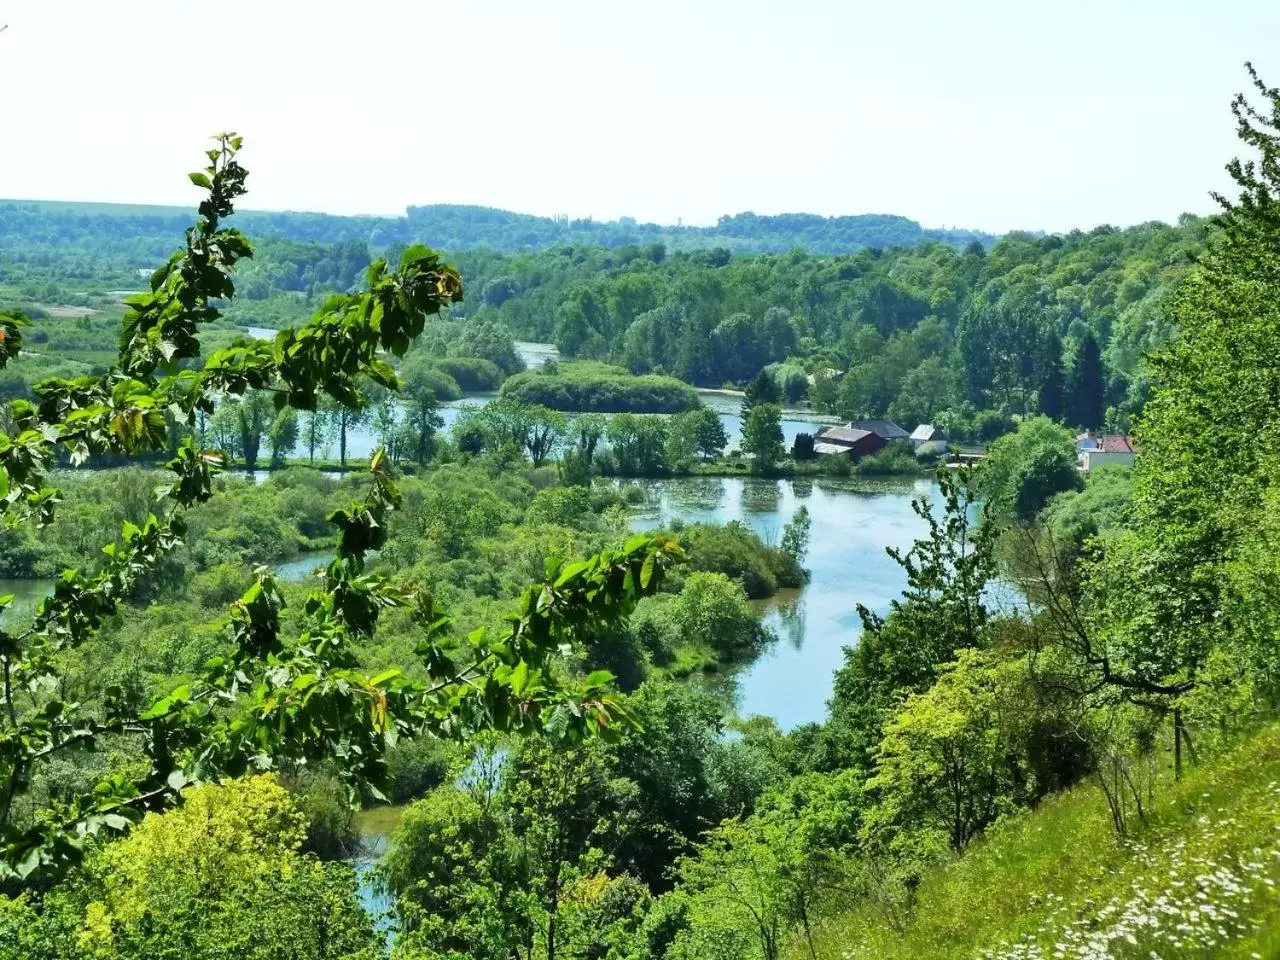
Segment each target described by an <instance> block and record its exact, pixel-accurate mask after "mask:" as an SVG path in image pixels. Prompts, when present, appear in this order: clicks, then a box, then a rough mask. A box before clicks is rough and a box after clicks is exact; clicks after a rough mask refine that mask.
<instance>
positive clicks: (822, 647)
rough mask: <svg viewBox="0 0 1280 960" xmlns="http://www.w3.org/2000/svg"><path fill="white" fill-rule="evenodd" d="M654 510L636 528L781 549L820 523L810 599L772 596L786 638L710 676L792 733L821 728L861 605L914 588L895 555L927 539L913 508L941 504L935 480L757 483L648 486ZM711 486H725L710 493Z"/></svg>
mask: <svg viewBox="0 0 1280 960" xmlns="http://www.w3.org/2000/svg"><path fill="white" fill-rule="evenodd" d="M639 484H640V485H641V486H642V487H643V488H644V490H645V491H646V494H647V497H648V502H647V503H646V504H645V506H644V508H643V509H641V510H639V511H637V513H636V514H635V516H634V517H633V521H632V524H633V526H635V527H636V528H637V529H653V528H655V527H658V526H662V525H663V524H665V523H669V522H670V521H671V520H672V519H674V518H676V517H682V518H684V519H685V520H686V521H688V522H702V523H727V522H728V521H731V520H738V521H741V522H743V523H745V524H746V525H748V526H749V527H751V529H753V530H755V531H756V533H758V534H759V535H760V536H761V537H762V538H763V539H765V540H766V541H767V542H772V543H777V542H778V541H779V540H780V538H781V531H782V528H783V526H785V525H786V523H787V522H788V521H789V520H790V519H791V517H792V515H793V514H794V513H795V511H796V510H797V509H799V507H800V505H801V503H803V504H804V506H805V507H807V508H808V510H809V514H810V518H811V524H812V525H811V528H810V545H809V556H808V559H807V560H806V562H805V565H806V566H807V567H808V568H809V571H810V575H811V579H810V582H809V585H808V586H806V587H805V588H804V589H803V590H801V591H798V592H793V593H792V594H790V595H787V594H781V595H779V596H776V597H773V598H771V599H770V601H769V602H768V603H767V604H766V606H767V613H766V614H765V625H766V626H767V627H768V628H769V629H770V630H772V631H773V632H774V633H776V634H777V635H778V637H779V638H780V642H778V643H775V644H773V645H772V646H771V647H770V648H769V649H768V650H766V651H765V652H764V653H763V654H762V655H761V656H760V657H759V659H757V660H756V661H755V662H754V663H752V664H750V665H749V666H746V667H744V668H742V669H740V670H738V671H736V672H735V674H734V675H733V676H732V677H730V676H727V675H725V674H721V675H714V676H710V677H704V678H702V679H701V680H700V681H699V682H700V683H702V684H703V685H705V686H707V687H709V688H711V689H714V690H720V691H725V690H730V691H731V694H732V696H733V699H734V701H735V704H736V707H737V709H738V711H739V712H740V713H743V714H753V713H754V714H763V715H766V716H771V717H773V718H774V719H775V720H777V722H778V724H779V726H781V727H783V728H784V729H790V728H792V727H795V726H796V725H798V724H801V723H809V722H817V721H821V720H822V719H823V718H824V717H825V716H826V701H827V698H828V697H829V696H830V693H831V684H832V681H833V678H834V673H835V671H836V670H837V669H838V668H839V667H840V666H841V664H842V663H843V662H844V653H843V650H844V648H845V647H846V646H850V645H853V644H856V643H857V639H858V635H859V633H860V631H861V627H862V625H861V622H860V620H859V618H858V612H857V605H858V604H859V603H862V604H865V605H866V606H867V607H869V608H870V609H872V610H876V611H880V612H883V611H886V610H888V608H889V603H890V601H892V600H893V599H894V598H896V597H897V596H898V595H899V594H900V593H901V592H902V589H903V587H904V586H905V585H906V577H905V575H904V574H903V572H902V569H901V568H900V567H899V566H898V565H897V564H896V563H894V562H893V560H891V559H890V558H889V557H888V556H887V555H886V553H885V548H886V547H897V548H899V549H907V548H909V547H910V546H911V544H912V542H913V541H914V540H916V539H917V538H918V537H920V536H923V535H924V534H925V533H926V528H925V525H924V523H923V522H922V521H921V520H920V518H919V517H917V516H916V515H915V513H914V512H913V511H912V509H911V501H912V499H913V498H914V497H915V496H916V495H917V494H924V495H925V496H927V497H929V498H930V499H931V500H933V501H934V502H935V503H936V502H937V500H938V497H937V490H936V487H935V486H934V484H933V483H932V482H931V481H928V480H920V481H915V482H912V481H898V482H878V483H868V482H866V481H855V480H828V479H819V480H805V481H790V480H764V479H758V478H754V477H724V478H705V477H703V478H697V479H696V480H685V479H680V480H649V481H639ZM708 486H712V487H718V492H714V493H713V492H711V491H709V490H708Z"/></svg>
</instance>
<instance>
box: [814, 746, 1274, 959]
mask: <svg viewBox="0 0 1280 960" xmlns="http://www.w3.org/2000/svg"><path fill="white" fill-rule="evenodd" d="M1154 798H1155V799H1154V804H1153V805H1152V807H1151V808H1150V813H1149V824H1148V826H1147V827H1146V828H1145V829H1139V830H1136V831H1134V832H1133V833H1132V834H1131V836H1130V837H1129V838H1128V839H1127V840H1121V839H1118V838H1117V836H1116V833H1115V830H1114V829H1113V828H1112V825H1111V820H1110V815H1109V814H1108V812H1107V807H1106V804H1105V802H1104V799H1103V795H1102V793H1101V791H1100V790H1099V789H1098V788H1097V787H1096V786H1094V785H1093V784H1084V785H1081V786H1079V787H1077V788H1076V789H1075V790H1072V791H1069V792H1067V793H1065V794H1062V795H1060V796H1057V797H1054V798H1051V799H1050V800H1048V801H1047V802H1045V803H1044V804H1043V805H1042V806H1041V807H1039V808H1038V809H1037V810H1034V811H1031V812H1029V813H1026V814H1023V815H1021V816H1018V817H1015V818H1013V819H1011V820H1009V821H1007V822H1005V823H1004V824H1002V825H1000V826H998V827H996V828H995V829H993V830H992V831H991V832H990V833H989V834H988V836H987V838H986V840H984V841H983V842H982V843H980V844H979V845H976V846H974V847H973V848H971V849H970V851H969V852H968V853H966V854H965V855H964V856H963V857H960V858H958V859H957V860H955V861H954V862H952V863H950V864H949V865H947V866H946V867H945V868H943V869H941V870H939V871H937V872H936V873H935V874H933V875H932V876H929V877H927V878H926V879H925V881H924V883H923V884H922V885H921V887H920V890H919V901H918V905H917V908H916V910H915V913H914V916H913V917H912V918H911V919H910V920H909V921H908V922H907V924H906V925H905V928H903V929H895V928H894V926H893V925H892V924H890V923H888V922H887V921H886V918H885V917H884V916H883V915H882V914H880V913H878V912H876V911H872V910H869V909H864V910H859V911H856V912H853V913H850V914H846V915H844V916H842V917H840V918H839V919H838V920H836V921H834V922H831V923H829V924H827V925H826V926H824V927H823V928H822V929H821V930H820V931H818V932H817V933H816V935H815V946H816V948H817V953H818V956H819V957H823V958H827V957H830V958H841V960H855V958H856V960H862V958H868V960H869V958H883V960H895V958H903V960H905V958H922V957H930V958H940V960H941V958H951V957H955V958H959V957H966V958H968V957H982V958H985V960H1049V958H1063V960H1074V958H1090V960H1094V958H1098V960H1100V958H1116V960H1137V958H1144V960H1148V958H1152V960H1153V958H1160V960H1175V958H1176V960H1190V958H1193V957H1194V958H1203V957H1229V958H1271V957H1276V956H1280V896H1278V895H1277V891H1276V884H1277V882H1280V727H1276V726H1269V727H1267V728H1266V729H1263V730H1261V731H1260V732H1257V733H1255V734H1253V735H1252V736H1250V737H1249V738H1247V739H1246V740H1244V741H1243V742H1242V743H1240V744H1239V745H1237V746H1236V747H1234V748H1232V749H1230V750H1229V751H1227V752H1226V753H1224V754H1222V755H1221V756H1219V757H1217V758H1215V759H1213V760H1209V761H1206V762H1205V763H1204V764H1203V765H1200V766H1195V767H1191V768H1190V769H1188V770H1187V771H1185V776H1184V778H1183V780H1182V781H1181V782H1177V783H1175V782H1173V780H1172V775H1171V772H1170V771H1168V770H1163V771H1161V773H1160V775H1159V782H1158V783H1157V784H1156V786H1155V788H1154ZM790 956H792V957H795V958H800V957H805V956H808V947H807V945H806V944H804V943H796V944H793V949H792V951H791V954H790Z"/></svg>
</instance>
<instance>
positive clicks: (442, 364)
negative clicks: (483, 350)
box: [436, 357, 506, 393]
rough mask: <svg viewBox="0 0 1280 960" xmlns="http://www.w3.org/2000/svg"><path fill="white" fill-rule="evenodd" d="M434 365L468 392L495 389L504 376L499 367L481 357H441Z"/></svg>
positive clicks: (500, 383)
mask: <svg viewBox="0 0 1280 960" xmlns="http://www.w3.org/2000/svg"><path fill="white" fill-rule="evenodd" d="M436 366H437V367H438V368H439V369H440V370H442V371H444V372H445V373H446V374H448V375H449V376H450V377H452V378H453V379H454V380H455V381H457V384H458V386H460V387H461V388H462V389H463V390H465V391H467V392H468V393H483V392H486V391H489V390H497V389H498V388H499V387H500V386H502V381H503V380H504V379H505V378H506V374H505V373H503V372H502V368H501V367H499V366H498V365H497V364H496V363H494V362H493V361H491V360H485V359H483V358H482V357H441V358H440V359H439V360H437V361H436Z"/></svg>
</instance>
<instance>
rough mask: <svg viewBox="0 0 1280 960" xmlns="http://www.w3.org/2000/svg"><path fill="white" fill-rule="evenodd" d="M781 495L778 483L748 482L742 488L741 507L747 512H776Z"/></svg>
mask: <svg viewBox="0 0 1280 960" xmlns="http://www.w3.org/2000/svg"><path fill="white" fill-rule="evenodd" d="M781 497H782V490H781V486H780V484H777V483H750V484H747V485H746V486H745V487H744V488H743V492H742V508H743V509H744V510H746V511H747V512H748V513H776V512H777V510H778V503H779V501H780V500H781Z"/></svg>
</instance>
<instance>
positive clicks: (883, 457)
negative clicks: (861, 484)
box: [853, 440, 920, 477]
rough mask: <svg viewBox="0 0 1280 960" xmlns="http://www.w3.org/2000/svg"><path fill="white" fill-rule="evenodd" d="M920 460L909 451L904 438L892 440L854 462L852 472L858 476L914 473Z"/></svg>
mask: <svg viewBox="0 0 1280 960" xmlns="http://www.w3.org/2000/svg"><path fill="white" fill-rule="evenodd" d="M919 469H920V462H919V461H918V460H916V457H915V454H914V453H912V452H911V444H909V443H908V442H907V441H906V440H894V441H893V442H892V443H890V444H889V445H888V446H886V447H885V448H884V449H883V450H881V451H879V452H878V453H873V454H871V455H870V456H867V457H863V458H862V459H861V460H859V461H858V462H857V463H856V464H854V467H853V472H854V473H856V474H857V475H858V476H860V477H887V476H893V475H894V474H900V473H915V472H917V471H918V470H919Z"/></svg>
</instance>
